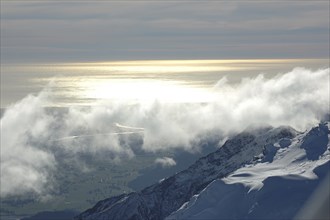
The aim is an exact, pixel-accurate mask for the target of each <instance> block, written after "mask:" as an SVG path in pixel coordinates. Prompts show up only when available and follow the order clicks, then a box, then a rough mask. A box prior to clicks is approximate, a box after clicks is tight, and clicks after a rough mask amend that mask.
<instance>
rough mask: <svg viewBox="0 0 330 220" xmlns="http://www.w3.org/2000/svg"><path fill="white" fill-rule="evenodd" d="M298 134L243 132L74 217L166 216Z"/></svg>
mask: <svg viewBox="0 0 330 220" xmlns="http://www.w3.org/2000/svg"><path fill="white" fill-rule="evenodd" d="M296 135H297V132H296V131H294V130H293V129H291V128H288V127H280V128H276V129H271V128H267V129H264V130H258V131H257V132H256V131H251V132H243V133H241V134H239V135H237V136H235V137H233V138H231V139H230V140H228V141H226V143H225V144H224V145H223V146H222V147H221V148H219V149H218V150H217V151H215V152H213V153H211V154H209V155H207V156H205V157H202V158H200V159H199V160H197V161H196V162H195V163H194V164H193V165H191V166H190V167H189V168H188V169H186V170H184V171H182V172H179V173H177V174H175V175H173V176H171V177H169V178H167V179H165V180H163V181H161V182H160V183H157V184H154V185H152V186H149V187H147V188H145V189H143V190H142V191H140V192H135V193H130V194H123V195H120V196H116V197H112V198H109V199H106V200H103V201H100V202H98V203H97V204H96V205H95V206H94V207H93V208H91V209H88V210H86V211H85V212H83V213H81V214H80V215H78V216H76V218H75V219H76V220H78V219H79V220H83V219H120V220H124V219H132V220H133V219H136V220H138V219H139V220H140V219H144V220H153V219H155V220H156V219H157V220H158V219H164V218H165V217H166V216H168V215H170V214H171V213H172V212H174V211H176V210H177V209H179V208H180V207H181V206H182V205H183V204H184V203H185V202H187V201H189V199H190V198H191V197H192V196H193V195H195V194H197V193H199V192H200V191H201V190H203V189H204V188H205V187H206V186H207V185H208V184H209V183H210V182H211V181H213V180H215V179H217V178H222V177H224V176H226V175H228V174H229V173H231V172H233V171H234V170H236V169H238V168H240V167H241V166H243V165H244V164H246V163H249V162H251V161H253V158H254V156H256V155H259V154H261V153H262V152H263V150H264V147H265V146H266V145H272V144H274V143H276V142H279V141H280V140H281V139H285V140H290V139H291V138H293V137H295V136H296Z"/></svg>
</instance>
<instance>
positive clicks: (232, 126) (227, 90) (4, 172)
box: [0, 68, 330, 197]
mask: <svg viewBox="0 0 330 220" xmlns="http://www.w3.org/2000/svg"><path fill="white" fill-rule="evenodd" d="M213 92H214V95H215V96H216V97H217V100H216V101H214V102H211V103H206V104H205V103H204V104H196V103H164V102H162V101H161V100H158V101H154V102H150V103H137V104H135V105H127V103H126V104H125V103H118V102H110V103H103V104H104V105H102V106H94V107H91V108H79V107H74V106H73V107H70V108H67V109H62V110H54V109H52V110H50V109H47V108H44V107H43V106H44V104H45V103H47V102H48V100H49V99H50V98H51V95H52V94H51V91H48V90H45V91H42V92H40V94H38V95H36V96H33V95H29V96H27V97H26V98H24V99H22V100H21V101H19V102H17V103H16V104H14V105H12V106H10V107H9V108H8V109H7V110H6V112H5V114H4V115H3V117H2V118H1V191H0V193H1V194H0V195H1V197H7V196H12V195H23V194H26V193H33V194H36V195H41V196H44V195H47V194H48V193H49V192H50V190H51V189H52V182H53V177H52V174H53V172H54V171H55V170H56V166H57V164H58V163H59V160H60V159H61V157H65V156H73V157H75V155H79V154H92V155H96V156H98V157H99V158H102V157H106V158H110V159H112V160H113V161H114V162H117V161H120V159H122V158H131V157H133V156H134V152H135V151H137V150H143V151H148V152H159V151H170V150H173V149H184V150H187V151H196V150H198V147H199V146H198V145H196V144H194V143H198V141H199V140H203V138H204V139H205V138H207V137H210V136H212V135H221V136H226V135H229V134H232V133H236V132H239V131H242V130H243V129H246V128H247V127H249V126H251V125H260V124H263V125H264V124H268V125H272V126H279V125H289V126H293V127H294V128H296V129H299V130H304V129H307V128H308V127H310V126H311V125H313V124H315V123H317V122H318V121H319V120H320V119H321V118H322V117H324V115H326V114H327V113H328V112H329V100H330V97H329V68H328V69H320V70H317V71H311V70H308V69H304V68H296V69H294V70H293V71H291V72H289V73H286V74H280V75H277V76H276V77H273V78H271V79H268V78H265V77H264V76H263V75H259V76H258V77H256V78H245V79H243V80H242V81H241V82H240V83H239V84H236V85H230V84H228V82H227V80H226V79H225V78H223V79H221V80H220V81H219V82H218V83H217V84H216V85H215V86H214V88H213ZM127 132H128V133H127ZM169 159H171V158H169ZM169 159H166V158H160V160H158V161H157V162H159V163H161V164H165V165H167V164H170V165H174V164H175V161H172V160H169ZM173 162H174V163H173Z"/></svg>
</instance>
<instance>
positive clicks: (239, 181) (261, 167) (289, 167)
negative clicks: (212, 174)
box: [166, 123, 330, 220]
mask: <svg viewBox="0 0 330 220" xmlns="http://www.w3.org/2000/svg"><path fill="white" fill-rule="evenodd" d="M329 133H330V132H329V123H323V124H320V125H319V126H317V127H315V128H313V129H311V130H310V131H307V132H305V133H303V134H298V135H297V136H296V137H294V138H292V139H290V138H283V139H280V140H278V141H277V142H275V143H269V144H266V145H265V148H264V151H263V154H262V155H260V156H259V158H258V159H257V160H255V161H253V162H252V163H250V164H247V165H245V166H243V167H241V168H239V169H237V170H236V171H234V172H232V173H231V174H230V175H228V176H226V177H224V178H219V179H216V180H214V181H213V182H212V183H210V184H209V185H208V186H206V187H205V188H204V189H203V190H202V191H201V192H200V193H199V194H196V195H194V196H193V197H192V198H191V199H190V201H189V202H187V203H185V204H184V205H183V206H182V207H181V208H180V209H178V210H177V211H175V212H173V213H172V214H171V215H170V216H168V217H167V218H166V219H168V220H170V219H292V218H294V216H295V215H296V214H297V212H298V211H299V210H300V209H301V208H302V207H303V205H304V204H305V202H306V200H308V198H309V197H310V195H311V194H312V193H313V191H314V190H315V189H316V188H317V186H318V185H319V184H320V182H322V180H323V179H325V176H326V175H327V173H328V172H329V170H330V169H329V164H330V163H329V160H330V144H329V137H330V136H329ZM328 178H329V177H328ZM328 181H329V180H328ZM324 193H326V194H327V195H329V187H325V192H324Z"/></svg>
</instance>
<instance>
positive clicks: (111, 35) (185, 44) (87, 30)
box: [1, 0, 329, 63]
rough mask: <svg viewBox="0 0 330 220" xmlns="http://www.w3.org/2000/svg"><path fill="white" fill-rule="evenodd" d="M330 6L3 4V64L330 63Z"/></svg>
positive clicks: (255, 3)
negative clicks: (268, 60) (317, 60)
mask: <svg viewBox="0 0 330 220" xmlns="http://www.w3.org/2000/svg"><path fill="white" fill-rule="evenodd" d="M328 57H329V1H327V0H325V1H299V0H298V1H271V0H269V1H198V2H197V1H93V2H92V1H90V2H88V1H69V2H68V1H46V0H45V1H39V2H33V1H9V0H3V1H1V62H2V63H8V62H41V61H42V62H62V61H105V60H132V59H133V60H140V59H224V58H226V59H232V58H234V59H243V58H328Z"/></svg>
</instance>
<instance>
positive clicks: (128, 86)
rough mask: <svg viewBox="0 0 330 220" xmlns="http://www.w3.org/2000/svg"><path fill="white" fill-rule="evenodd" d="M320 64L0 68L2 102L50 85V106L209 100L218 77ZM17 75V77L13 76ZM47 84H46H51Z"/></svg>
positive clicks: (270, 73)
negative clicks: (106, 102) (113, 102)
mask: <svg viewBox="0 0 330 220" xmlns="http://www.w3.org/2000/svg"><path fill="white" fill-rule="evenodd" d="M297 66H303V67H307V68H320V67H322V66H327V60H320V59H318V60H315V59H314V60H312V59H310V60H149V61H143V60H140V61H112V62H86V63H49V64H45V63H44V64H28V65H27V64H8V65H3V66H1V79H2V80H1V98H2V101H1V106H2V107H5V106H7V105H8V104H10V103H12V102H13V101H17V100H19V99H21V98H23V97H24V96H26V95H27V94H29V93H35V94H36V93H38V92H40V91H41V90H42V89H43V88H44V87H46V86H47V85H50V86H49V87H51V91H52V96H53V100H52V103H49V105H51V106H68V105H99V104H102V102H104V101H113V100H115V101H122V102H135V101H139V102H141V101H153V100H159V101H163V102H175V103H176V102H210V101H213V100H214V98H215V97H214V93H213V91H214V90H213V87H214V85H215V84H216V83H217V82H218V81H219V80H220V79H221V78H223V77H227V79H228V82H229V83H233V84H235V83H239V82H240V81H241V79H242V78H245V77H250V78H251V77H256V76H257V75H258V74H260V73H265V76H266V77H272V76H274V75H276V74H278V73H285V72H289V71H291V70H292V69H293V68H294V67H297ZM17 79H19V80H17ZM50 82H51V83H50Z"/></svg>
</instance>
